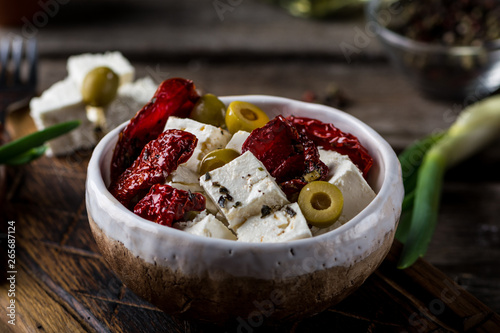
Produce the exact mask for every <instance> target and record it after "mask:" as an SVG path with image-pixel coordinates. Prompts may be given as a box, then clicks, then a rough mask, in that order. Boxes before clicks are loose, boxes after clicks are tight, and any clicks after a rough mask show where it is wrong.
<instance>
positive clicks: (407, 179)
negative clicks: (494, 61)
mask: <svg viewBox="0 0 500 333" xmlns="http://www.w3.org/2000/svg"><path fill="white" fill-rule="evenodd" d="M499 136H500V96H493V97H489V98H487V99H485V100H483V101H480V102H477V103H475V104H473V105H471V106H469V107H467V108H466V109H464V110H463V111H462V112H461V113H460V115H459V116H458V118H457V120H456V121H455V122H454V123H453V124H452V126H451V127H450V128H449V129H448V130H447V131H446V132H443V133H435V134H432V135H430V136H428V137H426V138H424V139H423V140H421V141H419V142H417V143H415V144H413V145H411V146H410V147H408V148H407V149H405V150H404V151H403V152H402V153H401V154H400V155H399V160H400V162H401V166H402V170H403V182H404V187H405V199H404V201H403V208H402V214H401V219H400V224H399V226H398V230H397V231H396V238H397V239H398V240H399V241H401V242H402V243H404V246H403V251H402V253H401V257H400V260H399V263H398V268H401V269H404V268H407V267H409V266H411V265H412V264H413V263H414V262H415V261H416V260H417V259H418V258H419V257H422V256H423V255H424V254H425V253H426V251H427V247H428V246H429V243H430V241H431V239H432V235H433V233H434V230H435V228H436V224H437V220H438V212H439V203H440V197H441V188H442V185H443V178H444V174H445V172H446V170H447V169H449V168H451V167H453V166H455V165H457V164H458V163H460V162H461V161H463V160H465V159H467V158H469V157H471V156H472V155H473V154H475V153H477V152H479V151H480V150H482V149H483V148H484V147H485V146H487V145H488V144H490V143H491V142H492V141H493V140H494V139H495V138H497V137H499Z"/></svg>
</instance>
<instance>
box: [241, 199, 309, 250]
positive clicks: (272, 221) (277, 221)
mask: <svg viewBox="0 0 500 333" xmlns="http://www.w3.org/2000/svg"><path fill="white" fill-rule="evenodd" d="M236 234H237V236H238V241H242V242H251V243H267V242H288V241H291V240H296V239H302V238H309V237H312V234H311V230H309V226H308V225H307V221H306V219H305V218H304V215H302V212H301V210H300V208H299V205H298V204H297V203H293V204H290V205H287V206H285V207H284V208H282V209H280V210H278V211H274V212H271V213H270V214H269V215H267V216H265V217H261V216H260V215H257V216H252V217H250V218H249V219H247V220H246V221H245V222H244V223H243V224H242V225H240V226H239V227H238V229H237V230H236Z"/></svg>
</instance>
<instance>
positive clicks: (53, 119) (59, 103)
mask: <svg viewBox="0 0 500 333" xmlns="http://www.w3.org/2000/svg"><path fill="white" fill-rule="evenodd" d="M30 110H31V111H30V112H31V117H32V118H33V120H34V122H35V124H36V127H37V128H38V130H42V129H44V128H47V127H49V126H52V125H55V124H59V123H61V122H64V121H69V120H80V122H81V124H80V126H79V127H77V128H76V129H74V130H73V131H71V132H69V133H68V134H65V135H63V136H60V137H58V138H56V139H53V140H51V141H49V142H48V145H49V149H48V151H47V155H49V156H52V155H64V154H68V153H71V152H73V151H74V150H77V149H80V148H91V147H93V146H94V145H95V144H96V138H95V134H94V124H93V123H91V122H90V121H89V120H88V119H87V115H86V112H85V105H84V104H83V102H82V97H81V94H80V91H79V90H78V88H77V87H76V84H75V82H74V81H73V80H71V79H69V78H66V79H64V80H62V81H59V82H57V83H55V84H54V85H52V86H51V87H50V88H49V89H47V90H45V91H44V92H43V93H42V95H41V96H40V97H35V98H33V99H31V101H30Z"/></svg>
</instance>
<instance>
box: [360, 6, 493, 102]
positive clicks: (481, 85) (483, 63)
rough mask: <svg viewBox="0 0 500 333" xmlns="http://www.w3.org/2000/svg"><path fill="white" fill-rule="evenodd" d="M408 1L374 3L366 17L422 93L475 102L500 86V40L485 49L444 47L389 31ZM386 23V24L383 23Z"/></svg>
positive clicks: (387, 50) (368, 9) (486, 44)
mask: <svg viewBox="0 0 500 333" xmlns="http://www.w3.org/2000/svg"><path fill="white" fill-rule="evenodd" d="M404 5H405V4H404V2H402V1H394V0H372V1H370V2H369V3H368V4H367V8H366V12H367V13H366V14H367V19H368V23H367V26H370V29H373V30H375V31H376V32H377V37H378V39H379V41H380V42H381V44H382V46H383V48H384V51H385V52H386V54H387V56H388V57H389V59H390V60H391V62H392V63H393V64H394V65H395V67H396V68H398V69H399V70H401V71H402V72H403V73H404V74H405V75H406V76H407V77H408V79H409V80H410V82H411V83H412V84H413V85H414V86H416V88H417V89H419V90H420V91H421V92H423V93H424V94H425V95H427V96H429V97H434V98H439V99H451V100H461V101H464V100H465V101H466V102H473V101H476V100H479V99H481V98H483V97H486V96H487V95H490V94H491V93H493V92H495V91H496V90H497V89H498V88H499V87H500V64H499V60H500V40H495V41H492V42H485V43H483V45H481V46H444V45H440V44H435V43H426V42H419V41H415V40H412V39H410V38H407V37H405V36H402V35H400V34H398V33H396V32H394V31H392V30H389V29H387V28H386V25H387V24H388V23H389V22H390V20H393V19H396V18H397V15H400V14H401V11H402V10H403V9H404ZM383 23H385V25H384V24H383Z"/></svg>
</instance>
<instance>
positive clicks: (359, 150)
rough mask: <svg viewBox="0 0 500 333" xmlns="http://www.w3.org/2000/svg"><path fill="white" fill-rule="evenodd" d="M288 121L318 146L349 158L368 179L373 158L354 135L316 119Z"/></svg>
mask: <svg viewBox="0 0 500 333" xmlns="http://www.w3.org/2000/svg"><path fill="white" fill-rule="evenodd" d="M287 119H288V120H289V121H290V122H291V123H292V124H293V125H294V126H295V127H296V128H297V130H298V131H299V132H300V133H302V134H303V135H306V136H307V137H308V138H309V139H310V140H312V141H313V142H314V144H315V145H316V146H318V147H321V148H323V149H325V150H334V151H336V152H338V153H340V154H343V155H347V156H349V158H350V159H351V161H352V162H353V163H354V164H355V165H356V166H357V167H358V168H359V169H360V170H361V172H362V173H363V176H364V177H365V178H366V175H367V174H368V171H369V170H370V168H371V166H372V165H373V158H372V157H371V156H370V154H369V153H368V150H367V149H366V148H365V147H363V145H361V143H360V142H359V140H358V138H356V137H355V136H354V135H352V134H350V133H344V132H342V131H341V130H339V129H338V128H336V127H335V126H334V125H333V124H328V123H323V122H321V121H319V120H316V119H310V118H303V117H288V118H287Z"/></svg>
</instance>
